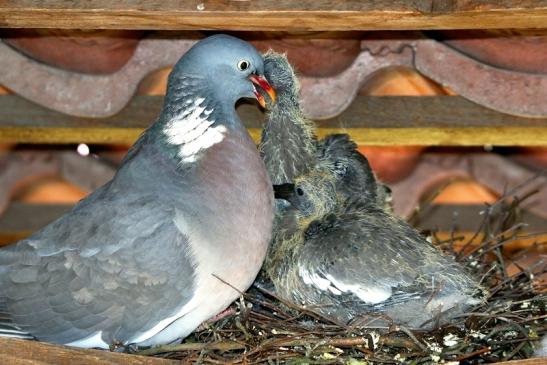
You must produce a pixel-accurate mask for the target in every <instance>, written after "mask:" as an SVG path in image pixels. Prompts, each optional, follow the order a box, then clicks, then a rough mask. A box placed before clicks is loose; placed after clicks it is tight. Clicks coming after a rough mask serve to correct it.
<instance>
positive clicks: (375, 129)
mask: <svg viewBox="0 0 547 365" xmlns="http://www.w3.org/2000/svg"><path fill="white" fill-rule="evenodd" d="M162 101H163V97H161V96H137V97H135V98H133V100H132V101H131V102H130V104H129V105H128V106H127V107H126V108H125V109H124V110H122V111H121V112H120V113H118V114H116V115H115V116H113V117H110V118H104V119H93V118H80V117H72V116H68V115H65V114H62V113H58V112H55V111H52V110H49V109H47V108H44V107H41V106H39V105H36V104H34V103H31V102H29V101H26V100H24V99H22V98H20V97H18V96H14V95H3V96H0V143H99V144H100V143H132V142H134V141H135V139H136V138H137V137H138V135H139V134H140V133H141V132H142V130H143V129H144V128H146V127H147V126H148V125H149V124H150V123H152V122H153V121H154V120H155V118H156V117H157V115H158V113H159V111H160V110H161V105H162ZM238 111H239V113H240V115H241V117H242V120H243V121H244V123H245V125H246V126H247V128H249V132H250V133H251V135H252V136H253V138H254V139H255V140H257V141H258V139H259V137H260V128H261V126H262V123H263V119H264V114H263V113H262V112H260V111H259V109H258V108H257V107H256V106H255V105H249V104H242V105H240V106H239V108H238ZM317 124H318V127H319V130H318V134H319V136H320V137H322V136H325V135H327V134H330V133H349V134H350V135H351V136H352V138H353V139H354V140H355V141H356V142H357V143H359V144H363V145H446V146H472V145H485V144H487V145H497V146H517V145H527V146H534V145H535V146H544V145H547V119H531V118H523V117H516V116H511V115H507V114H503V113H499V112H496V111H493V110H490V109H487V108H484V107H482V106H479V105H477V104H474V103H472V102H470V101H468V100H466V99H463V98H461V97H458V96H424V97H413V96H397V97H393V96H387V97H382V96H362V95H360V96H357V97H356V98H355V100H354V102H353V103H352V104H351V105H350V107H349V108H348V109H346V110H345V111H344V112H343V113H342V114H340V115H339V116H337V117H336V118H333V119H329V120H321V121H317Z"/></svg>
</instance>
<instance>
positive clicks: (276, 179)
mask: <svg viewBox="0 0 547 365" xmlns="http://www.w3.org/2000/svg"><path fill="white" fill-rule="evenodd" d="M264 74H265V75H267V76H266V78H267V79H268V81H269V82H270V83H271V85H272V87H273V88H274V89H275V91H276V100H275V103H272V102H271V99H270V98H268V96H267V95H264V96H265V97H266V98H267V100H269V102H268V103H267V114H266V121H265V125H264V128H263V130H262V138H261V141H260V145H259V150H260V154H261V156H262V159H263V160H264V164H265V165H266V170H267V171H268V174H269V175H270V179H271V180H272V183H273V184H275V185H280V184H285V183H291V182H293V181H294V179H295V178H296V177H297V176H300V175H302V174H304V173H306V172H308V171H309V170H310V169H311V168H313V166H314V165H315V163H316V154H317V138H316V137H315V125H314V123H313V122H312V121H310V120H308V119H306V118H305V117H304V114H303V113H302V110H301V108H300V95H299V92H300V86H299V84H298V79H297V78H296V75H295V74H294V70H293V69H292V67H291V65H290V63H289V61H288V60H287V57H286V56H284V55H282V54H279V53H275V52H273V51H269V52H268V53H266V54H265V55H264Z"/></svg>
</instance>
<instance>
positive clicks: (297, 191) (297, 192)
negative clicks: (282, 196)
mask: <svg viewBox="0 0 547 365" xmlns="http://www.w3.org/2000/svg"><path fill="white" fill-rule="evenodd" d="M296 194H298V195H299V196H302V195H304V190H302V189H300V188H296Z"/></svg>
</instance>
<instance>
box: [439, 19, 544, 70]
mask: <svg viewBox="0 0 547 365" xmlns="http://www.w3.org/2000/svg"><path fill="white" fill-rule="evenodd" d="M436 34H438V35H440V37H442V38H443V42H444V43H446V44H448V45H450V46H452V47H454V48H456V49H457V50H459V51H460V52H462V53H465V54H467V55H469V56H470V57H473V58H475V59H476V60H478V61H480V62H483V63H486V64H488V65H491V66H496V67H501V68H505V69H507V70H514V71H521V72H534V73H547V32H546V31H544V30H543V31H541V30H539V31H526V30H524V31H523V30H512V29H504V30H468V31H442V32H436Z"/></svg>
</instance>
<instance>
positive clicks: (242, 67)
mask: <svg viewBox="0 0 547 365" xmlns="http://www.w3.org/2000/svg"><path fill="white" fill-rule="evenodd" d="M250 65H251V63H250V62H249V61H247V60H241V61H239V62H238V63H237V68H238V69H239V71H245V70H246V69H248V68H249V66H250Z"/></svg>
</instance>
